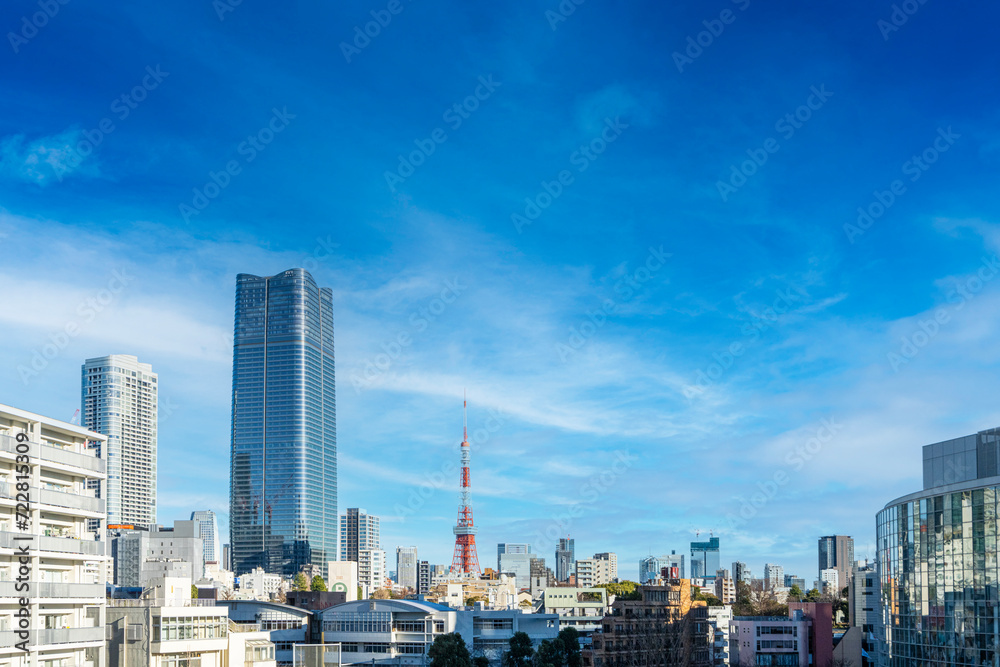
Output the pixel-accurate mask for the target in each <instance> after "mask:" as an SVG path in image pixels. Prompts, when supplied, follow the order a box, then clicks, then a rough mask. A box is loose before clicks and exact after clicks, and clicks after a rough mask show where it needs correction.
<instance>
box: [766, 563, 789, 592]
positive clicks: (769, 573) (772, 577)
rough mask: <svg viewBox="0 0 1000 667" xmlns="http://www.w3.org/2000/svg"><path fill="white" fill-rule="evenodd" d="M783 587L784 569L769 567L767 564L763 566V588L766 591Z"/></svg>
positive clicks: (778, 566)
mask: <svg viewBox="0 0 1000 667" xmlns="http://www.w3.org/2000/svg"><path fill="white" fill-rule="evenodd" d="M784 586H785V568H783V567H782V566H780V565H771V564H770V563H767V564H765V565H764V587H765V588H766V589H767V590H769V591H770V590H774V589H775V588H784Z"/></svg>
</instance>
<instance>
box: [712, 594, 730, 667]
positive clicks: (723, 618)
mask: <svg viewBox="0 0 1000 667" xmlns="http://www.w3.org/2000/svg"><path fill="white" fill-rule="evenodd" d="M706 611H707V613H708V623H709V625H710V626H711V632H712V638H711V644H712V649H711V651H712V665H713V666H714V667H727V666H728V665H729V623H730V621H732V620H733V608H732V607H731V606H729V605H726V606H725V607H708V608H707V609H706Z"/></svg>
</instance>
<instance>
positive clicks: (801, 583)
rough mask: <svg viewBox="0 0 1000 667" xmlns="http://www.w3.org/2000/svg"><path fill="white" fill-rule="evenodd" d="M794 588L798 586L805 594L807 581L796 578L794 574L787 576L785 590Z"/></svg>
mask: <svg viewBox="0 0 1000 667" xmlns="http://www.w3.org/2000/svg"><path fill="white" fill-rule="evenodd" d="M792 586H798V587H799V590H800V591H802V592H803V593H805V592H806V580H805V579H803V578H802V577H796V576H795V575H794V574H786V575H785V588H791V587H792Z"/></svg>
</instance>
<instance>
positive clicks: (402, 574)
mask: <svg viewBox="0 0 1000 667" xmlns="http://www.w3.org/2000/svg"><path fill="white" fill-rule="evenodd" d="M418 560H419V559H418V558H417V548H416V547H396V583H397V584H399V585H400V586H401V587H402V588H411V589H413V590H414V592H415V591H416V590H417V561H418Z"/></svg>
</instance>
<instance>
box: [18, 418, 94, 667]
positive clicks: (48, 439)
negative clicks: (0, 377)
mask: <svg viewBox="0 0 1000 667" xmlns="http://www.w3.org/2000/svg"><path fill="white" fill-rule="evenodd" d="M104 442H105V437H104V436H103V435H100V434H98V433H93V432H91V431H88V430H86V429H84V428H81V427H80V426H75V425H73V424H68V423H66V422H62V421H58V420H55V419H50V418H48V417H43V416H41V415H37V414H34V413H31V412H27V411H24V410H20V409H17V408H13V407H9V406H6V405H0V665H4V666H5V667H41V666H44V667H103V665H104V656H105V653H104V623H105V589H104V582H105V578H106V575H105V572H106V569H107V557H106V556H105V546H106V543H105V542H104V541H99V540H100V538H102V537H103V535H104V521H105V514H104V507H105V506H104V501H103V500H101V499H99V498H96V497H95V492H94V491H93V490H92V489H91V488H90V487H91V486H92V484H93V485H96V484H98V483H100V482H102V481H104V479H105V473H104V461H103V460H101V459H100V458H98V457H97V456H96V454H97V449H96V448H94V447H92V446H91V445H92V444H95V443H99V444H103V443H104ZM25 495H26V496H27V498H28V502H27V503H25V501H24V498H25ZM25 505H27V508H25ZM90 522H94V523H95V524H96V525H97V527H98V532H97V533H94V532H91V531H90V530H89V525H88V524H89V523H90ZM22 599H23V600H26V601H27V604H25V605H22V604H21V600H22ZM25 641H27V648H28V650H27V651H22V650H21V649H20V648H18V647H17V644H18V643H21V642H25Z"/></svg>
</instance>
